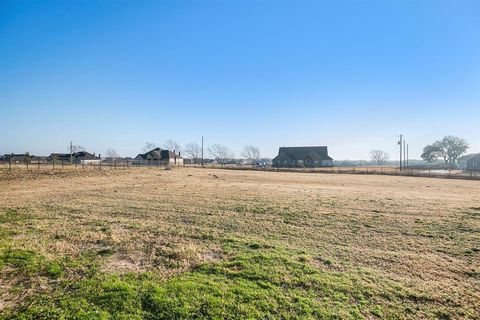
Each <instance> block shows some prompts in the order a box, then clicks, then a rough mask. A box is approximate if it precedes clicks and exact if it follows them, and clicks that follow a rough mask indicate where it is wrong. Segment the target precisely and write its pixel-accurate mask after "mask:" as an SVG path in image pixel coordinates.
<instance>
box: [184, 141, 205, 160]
mask: <svg viewBox="0 0 480 320" xmlns="http://www.w3.org/2000/svg"><path fill="white" fill-rule="evenodd" d="M185 153H186V154H187V155H188V156H189V157H190V158H191V159H192V161H193V163H197V162H198V160H199V159H200V156H201V154H202V148H201V147H200V146H199V145H198V143H196V142H190V143H188V144H187V145H185Z"/></svg>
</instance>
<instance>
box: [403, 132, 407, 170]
mask: <svg viewBox="0 0 480 320" xmlns="http://www.w3.org/2000/svg"><path fill="white" fill-rule="evenodd" d="M405 150H406V148H405V139H403V168H404V169H405V168H406V167H407V166H406V162H407V157H406V154H407V153H406V152H405Z"/></svg>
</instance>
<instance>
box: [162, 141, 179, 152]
mask: <svg viewBox="0 0 480 320" xmlns="http://www.w3.org/2000/svg"><path fill="white" fill-rule="evenodd" d="M163 146H164V147H165V149H167V150H170V151H175V153H180V151H182V146H181V145H180V144H178V143H177V142H176V141H175V140H172V139H168V140H166V141H165V143H164V144H163Z"/></svg>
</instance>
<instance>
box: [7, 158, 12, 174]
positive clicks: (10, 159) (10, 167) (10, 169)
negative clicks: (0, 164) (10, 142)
mask: <svg viewBox="0 0 480 320" xmlns="http://www.w3.org/2000/svg"><path fill="white" fill-rule="evenodd" d="M8 171H12V157H8Z"/></svg>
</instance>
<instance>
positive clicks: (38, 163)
mask: <svg viewBox="0 0 480 320" xmlns="http://www.w3.org/2000/svg"><path fill="white" fill-rule="evenodd" d="M37 165H38V167H37V169H38V170H40V158H38V162H37Z"/></svg>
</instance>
